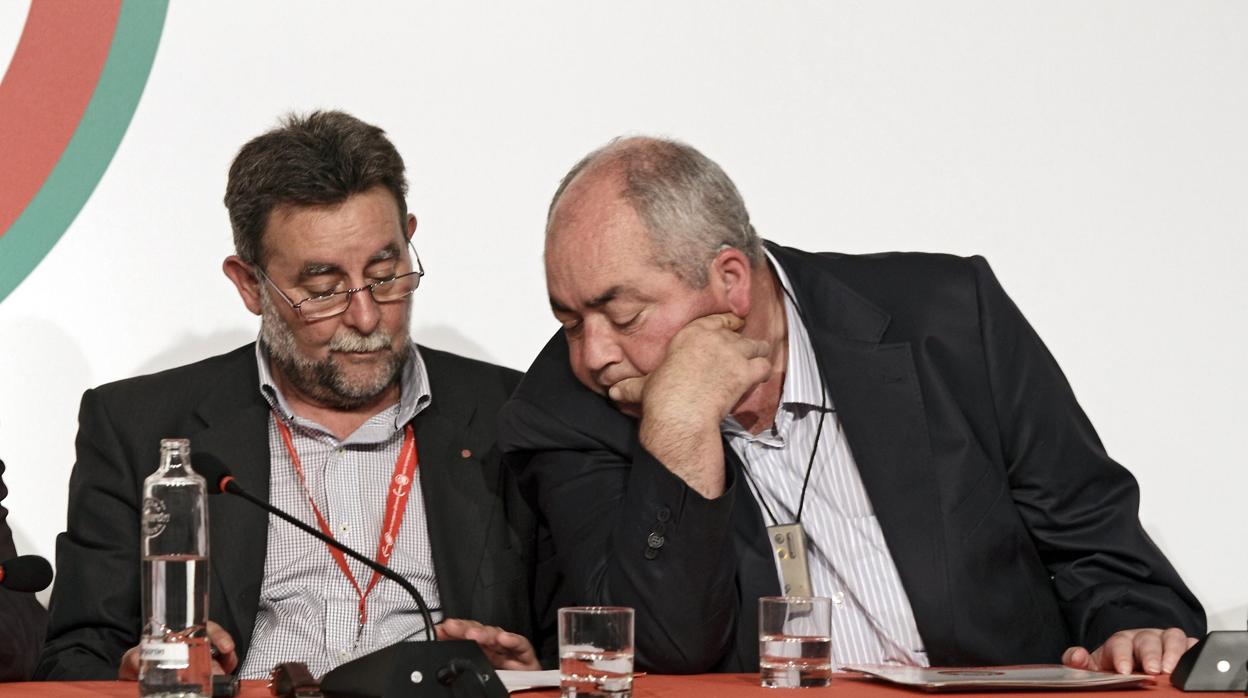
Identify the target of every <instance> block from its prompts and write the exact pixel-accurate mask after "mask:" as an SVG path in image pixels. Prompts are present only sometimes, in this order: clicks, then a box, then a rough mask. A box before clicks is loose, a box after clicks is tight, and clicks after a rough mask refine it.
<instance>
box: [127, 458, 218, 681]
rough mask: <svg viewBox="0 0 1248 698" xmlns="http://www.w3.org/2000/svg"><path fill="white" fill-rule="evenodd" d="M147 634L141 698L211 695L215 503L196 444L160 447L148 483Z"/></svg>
mask: <svg viewBox="0 0 1248 698" xmlns="http://www.w3.org/2000/svg"><path fill="white" fill-rule="evenodd" d="M140 538H141V541H140V543H141V545H142V554H143V618H144V625H143V637H142V640H141V641H140V647H139V695H140V696H167V697H170V698H173V697H175V696H177V697H181V696H188V697H190V696H196V697H203V698H207V697H208V696H211V695H212V657H211V654H210V648H209V643H208V630H207V621H208V503H207V491H206V488H205V486H204V478H202V477H200V476H199V475H197V474H196V473H195V471H194V470H192V469H191V443H190V441H187V440H186V439H163V440H161V442H160V467H159V468H158V469H157V470H156V472H154V473H152V474H151V476H149V477H148V478H147V479H146V480H144V481H143V527H142V531H141V533H140Z"/></svg>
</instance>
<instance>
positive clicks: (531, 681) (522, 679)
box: [495, 669, 559, 693]
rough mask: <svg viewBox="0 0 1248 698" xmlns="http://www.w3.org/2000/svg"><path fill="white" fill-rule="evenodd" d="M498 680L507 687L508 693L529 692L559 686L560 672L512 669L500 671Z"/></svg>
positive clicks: (554, 670) (555, 670) (553, 670)
mask: <svg viewBox="0 0 1248 698" xmlns="http://www.w3.org/2000/svg"><path fill="white" fill-rule="evenodd" d="M495 673H497V674H498V678H499V680H500V681H502V682H503V685H504V686H506V687H507V692H508V693H515V692H516V691H528V690H530V689H534V688H550V687H551V686H558V685H559V670H558V669H550V670H549V671H515V670H511V669H499V670H498V671H497V672H495Z"/></svg>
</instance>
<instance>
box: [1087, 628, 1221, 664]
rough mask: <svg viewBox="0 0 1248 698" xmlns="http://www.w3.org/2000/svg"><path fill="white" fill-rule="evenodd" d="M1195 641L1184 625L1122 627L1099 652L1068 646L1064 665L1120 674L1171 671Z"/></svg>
mask: <svg viewBox="0 0 1248 698" xmlns="http://www.w3.org/2000/svg"><path fill="white" fill-rule="evenodd" d="M1194 644H1196V638H1194V637H1188V636H1187V633H1185V632H1184V631H1183V630H1182V629H1181V628H1170V629H1168V630H1165V631H1162V630H1160V629H1158V628H1137V629H1135V630H1119V631H1118V632H1116V633H1114V634H1113V635H1111V636H1110V637H1109V639H1108V640H1106V641H1105V644H1103V645H1101V646H1100V647H1098V648H1097V649H1096V650H1095V651H1092V652H1088V651H1087V650H1086V649H1084V648H1082V647H1071V648H1069V649H1067V650H1066V651H1065V652H1063V653H1062V664H1065V665H1066V666H1068V667H1074V668H1076V669H1089V670H1092V671H1113V672H1117V673H1119V674H1130V673H1131V672H1133V671H1141V670H1142V671H1144V672H1145V673H1147V674H1169V673H1170V672H1172V671H1174V665H1175V664H1178V663H1179V657H1182V656H1183V653H1184V652H1186V651H1187V650H1188V649H1189V648H1191V646H1192V645H1194Z"/></svg>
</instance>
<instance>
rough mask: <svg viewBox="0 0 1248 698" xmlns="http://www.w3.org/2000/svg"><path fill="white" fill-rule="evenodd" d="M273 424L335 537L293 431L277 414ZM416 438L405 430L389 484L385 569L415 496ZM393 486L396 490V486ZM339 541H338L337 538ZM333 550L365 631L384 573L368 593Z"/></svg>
mask: <svg viewBox="0 0 1248 698" xmlns="http://www.w3.org/2000/svg"><path fill="white" fill-rule="evenodd" d="M273 421H275V422H276V423H277V430H278V431H279V432H281V434H282V441H284V442H285V443H286V452H287V453H289V454H290V460H291V462H292V463H294V465H295V472H296V473H299V484H301V485H303V492H304V494H306V495H308V503H309V504H311V505H312V513H313V514H316V523H317V524H318V525H319V526H320V527H321V532H322V533H324V534H325V535H327V536H329V537H330V538H333V537H334V532H333V531H332V530H330V528H329V522H328V521H326V520H325V517H324V516H323V515H322V514H321V510H320V508H319V507H317V506H316V500H314V499H313V498H312V492H310V491H309V490H308V481H307V479H306V478H305V477H304V475H303V464H302V463H300V462H299V454H298V453H296V452H295V444H294V441H293V440H292V439H291V437H290V428H289V427H287V426H286V424H285V423H284V422H283V421H282V418H281V417H279V416H278V415H277V414H274V415H273ZM416 466H417V457H416V434H415V432H414V431H413V430H412V425H411V424H408V425H407V427H406V428H405V429H404V434H403V447H402V448H401V449H399V458H398V460H396V461H395V462H394V475H392V476H391V477H390V482H389V483H387V484H386V490H387V492H386V513H385V517H384V518H383V519H382V521H381V535H379V536H378V537H377V557H376V560H377V564H380V565H385V564H388V563H389V562H390V554H391V553H393V552H394V544H395V541H397V540H398V539H399V527H400V526H402V525H403V513H404V512H405V511H406V510H407V507H406V506H405V505H406V504H407V495H408V494H409V493H410V492H411V488H410V485H411V484H412V475H413V474H414V473H415V472H416ZM392 485H393V486H392ZM335 540H337V539H336V538H335ZM325 547H326V549H328V550H329V554H330V555H332V556H333V557H334V562H336V563H338V569H340V570H342V573H343V574H344V575H346V577H347V581H349V582H351V586H353V587H355V593H356V595H357V596H359V597H360V628H359V629H360V631H363V630H364V623H365V622H367V621H368V606H367V601H368V595H369V594H370V593H372V591H373V587H375V586H377V581H378V580H379V579H381V573H379V572H376V571H374V572H373V578H372V579H371V580H369V582H368V586H367V587H365V588H364V589H361V588H360V584H359V582H357V581H356V580H355V575H354V574H352V573H351V568H350V567H349V566H348V565H347V556H346V555H344V554H343V552H342V551H341V550H339V549H337V548H335V547H333V546H331V545H329V544H326V545H325Z"/></svg>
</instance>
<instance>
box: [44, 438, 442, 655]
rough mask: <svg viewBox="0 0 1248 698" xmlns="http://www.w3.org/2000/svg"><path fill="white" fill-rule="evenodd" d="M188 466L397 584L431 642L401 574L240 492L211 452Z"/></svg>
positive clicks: (429, 617)
mask: <svg viewBox="0 0 1248 698" xmlns="http://www.w3.org/2000/svg"><path fill="white" fill-rule="evenodd" d="M192 467H193V468H194V469H195V471H196V472H198V473H199V474H200V475H202V476H203V477H204V480H206V481H207V483H208V493H209V494H218V493H223V492H224V493H228V494H232V495H236V496H238V497H242V498H243V499H245V500H247V501H249V502H251V503H252V504H254V505H256V506H258V507H260V508H261V509H264V510H265V511H267V512H269V513H270V514H273V515H274V516H277V517H278V518H280V519H282V520H283V521H286V522H287V523H290V524H292V525H293V526H295V527H296V528H298V529H299V530H301V531H303V532H304V533H308V534H311V535H313V536H315V537H316V538H317V540H320V541H321V542H323V543H325V544H326V545H332V546H333V547H335V548H337V549H339V550H341V551H342V552H344V553H346V554H347V555H349V556H351V557H352V558H354V559H356V560H359V561H360V562H362V563H364V564H365V565H367V566H368V568H369V569H371V570H374V571H376V572H377V573H379V574H380V575H381V576H383V577H385V578H386V579H389V580H390V581H392V582H394V583H395V584H398V585H399V586H400V587H402V588H403V590H404V591H406V592H407V593H408V594H410V595H411V597H412V599H413V600H415V601H416V607H417V608H419V609H420V617H421V619H422V620H423V621H424V622H425V639H426V640H429V641H432V640H433V639H434V636H433V614H432V613H430V612H429V606H428V604H426V603H425V598H424V597H423V596H421V595H420V592H419V591H416V587H414V586H412V584H411V582H409V581H407V580H406V579H404V578H403V576H402V575H400V574H399V573H397V572H395V571H394V570H392V569H390V568H389V567H386V566H385V565H383V564H380V563H378V562H376V561H375V560H373V559H372V558H368V557H365V556H363V555H361V554H359V553H357V552H355V551H354V550H352V549H351V548H349V547H347V546H346V545H343V544H342V543H339V542H338V541H336V540H334V539H333V538H330V537H329V536H327V535H325V534H324V533H322V532H320V531H318V530H316V529H315V528H312V527H311V526H309V525H307V524H305V523H304V522H302V521H300V520H299V519H296V518H295V517H293V516H291V515H290V514H287V513H286V512H284V511H282V510H281V509H278V508H277V507H275V506H273V505H272V504H269V503H268V502H266V501H264V500H263V499H260V498H259V497H257V496H255V495H253V494H251V493H250V492H248V491H247V490H245V489H243V486H242V485H240V484H238V480H236V479H234V476H233V475H231V474H230V469H229V466H227V465H226V464H225V463H223V462H221V459H220V458H217V457H216V456H214V455H212V454H211V453H197V454H195V455H194V457H193V460H192ZM30 557H33V556H30ZM38 559H39V560H40V561H42V562H43V564H44V565H47V564H48V563H47V561H46V560H43V558H38ZM51 574H52V570H51V568H49V569H48V575H49V577H48V579H49V580H51ZM44 586H47V584H46V583H45V584H44ZM42 588H43V587H40V589H42Z"/></svg>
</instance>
